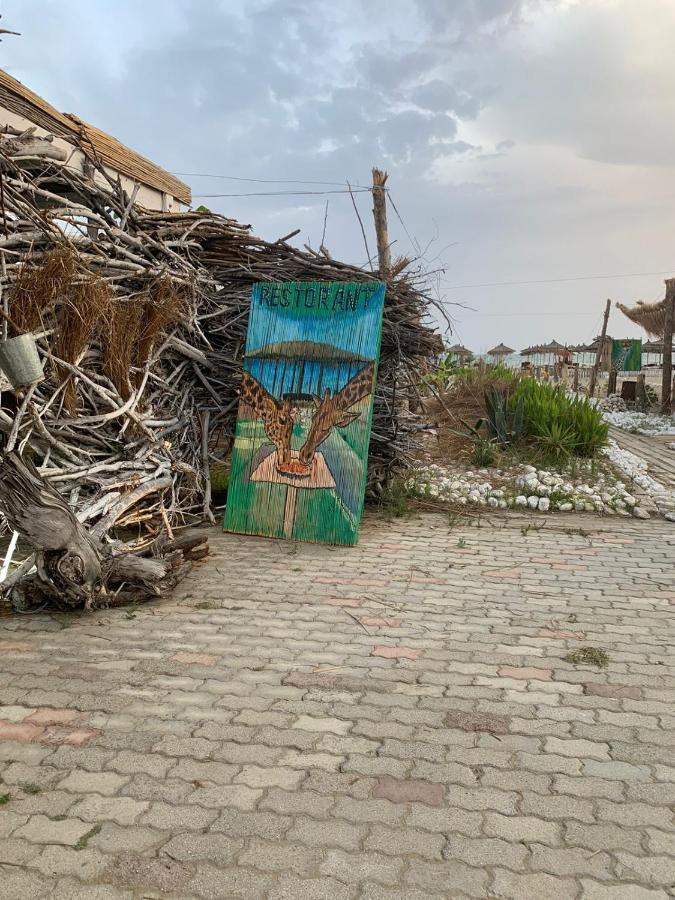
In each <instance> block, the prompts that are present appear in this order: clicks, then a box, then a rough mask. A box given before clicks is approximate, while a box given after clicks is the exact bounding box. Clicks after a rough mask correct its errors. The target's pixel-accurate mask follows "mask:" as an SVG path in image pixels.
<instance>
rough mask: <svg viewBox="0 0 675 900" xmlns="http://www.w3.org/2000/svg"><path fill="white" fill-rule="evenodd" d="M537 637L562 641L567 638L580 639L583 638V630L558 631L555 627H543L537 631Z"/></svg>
mask: <svg viewBox="0 0 675 900" xmlns="http://www.w3.org/2000/svg"><path fill="white" fill-rule="evenodd" d="M537 637H542V638H554V639H556V640H561V641H564V640H566V639H567V638H571V639H573V640H577V641H580V640H581V639H582V638H583V634H581V632H579V631H558V630H556V629H554V628H541V629H540V630H539V631H538V632H537Z"/></svg>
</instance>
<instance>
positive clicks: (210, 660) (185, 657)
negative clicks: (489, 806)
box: [171, 653, 218, 666]
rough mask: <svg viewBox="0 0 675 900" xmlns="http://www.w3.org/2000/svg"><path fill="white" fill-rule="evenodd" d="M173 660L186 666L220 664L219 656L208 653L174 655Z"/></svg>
mask: <svg viewBox="0 0 675 900" xmlns="http://www.w3.org/2000/svg"><path fill="white" fill-rule="evenodd" d="M171 659H172V660H173V661H174V662H177V663H184V664H185V665H186V666H215V664H216V663H217V662H218V657H217V656H210V655H209V654H208V653H174V655H173V656H172V657H171Z"/></svg>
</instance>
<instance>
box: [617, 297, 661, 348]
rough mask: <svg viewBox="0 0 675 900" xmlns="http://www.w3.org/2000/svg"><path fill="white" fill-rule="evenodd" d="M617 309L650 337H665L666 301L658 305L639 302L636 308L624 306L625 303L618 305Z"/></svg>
mask: <svg viewBox="0 0 675 900" xmlns="http://www.w3.org/2000/svg"><path fill="white" fill-rule="evenodd" d="M616 305H617V307H618V308H619V309H620V310H621V312H622V313H623V314H624V316H627V317H628V318H629V319H630V320H631V322H635V323H636V324H637V325H639V326H640V327H641V328H644V330H645V331H646V332H647V334H648V335H649V336H650V337H655V338H656V337H663V331H664V326H665V321H664V320H665V311H666V301H665V299H664V300H659V302H658V303H645V302H644V301H642V300H638V302H637V303H636V304H635V306H624V304H623V303H617V304H616Z"/></svg>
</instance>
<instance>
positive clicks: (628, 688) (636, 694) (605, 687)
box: [585, 682, 642, 700]
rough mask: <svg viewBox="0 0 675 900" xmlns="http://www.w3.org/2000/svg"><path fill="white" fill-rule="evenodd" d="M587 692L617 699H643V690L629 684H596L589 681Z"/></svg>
mask: <svg viewBox="0 0 675 900" xmlns="http://www.w3.org/2000/svg"><path fill="white" fill-rule="evenodd" d="M585 692H586V693H587V694H590V695H592V696H595V697H614V698H615V699H616V700H641V699H642V690H641V689H640V688H639V687H633V686H632V685H628V684H595V682H589V683H588V684H587V685H586V687H585Z"/></svg>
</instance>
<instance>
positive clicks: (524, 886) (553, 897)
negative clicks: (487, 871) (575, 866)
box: [491, 869, 578, 900]
mask: <svg viewBox="0 0 675 900" xmlns="http://www.w3.org/2000/svg"><path fill="white" fill-rule="evenodd" d="M491 893H492V896H494V897H500V898H501V897H503V898H508V900H535V898H537V900H539V898H541V900H543V898H546V900H576V897H577V896H578V884H577V882H576V881H574V880H572V879H562V878H557V877H556V876H554V875H517V874H516V873H515V872H509V871H507V870H506V869H496V870H495V873H494V880H493V882H492V886H491Z"/></svg>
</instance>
